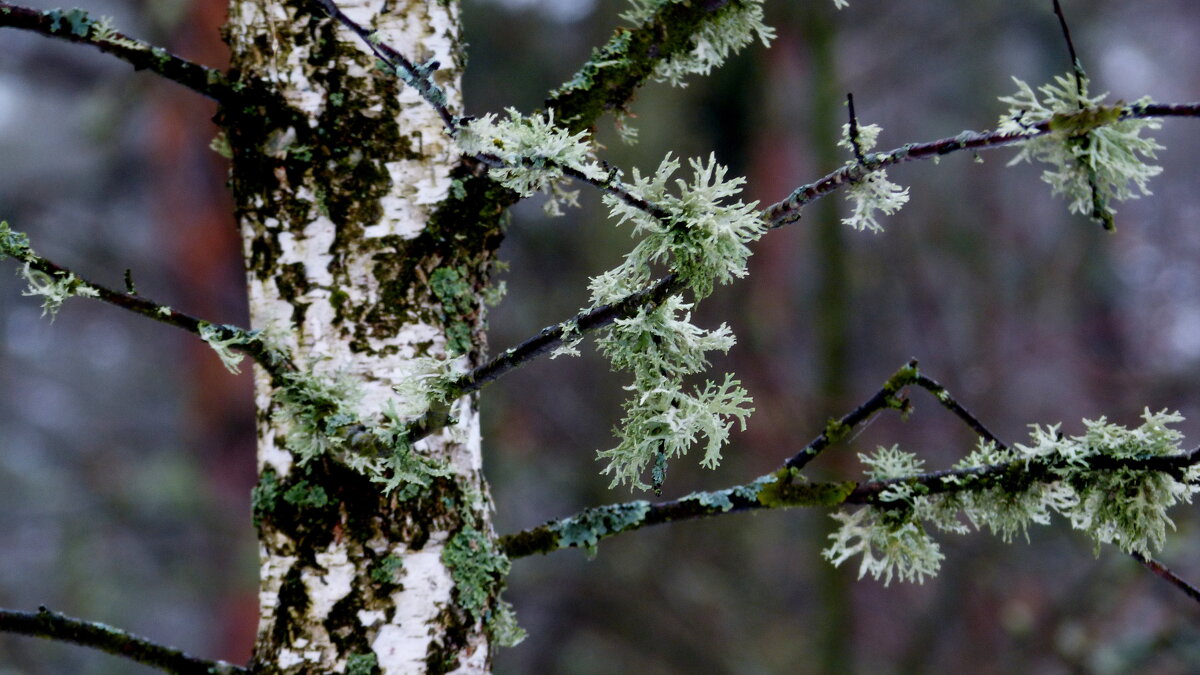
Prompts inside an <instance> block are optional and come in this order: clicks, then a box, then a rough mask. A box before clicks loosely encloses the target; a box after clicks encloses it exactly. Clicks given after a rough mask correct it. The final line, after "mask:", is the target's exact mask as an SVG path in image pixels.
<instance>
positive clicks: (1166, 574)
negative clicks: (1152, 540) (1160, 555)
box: [1129, 551, 1200, 602]
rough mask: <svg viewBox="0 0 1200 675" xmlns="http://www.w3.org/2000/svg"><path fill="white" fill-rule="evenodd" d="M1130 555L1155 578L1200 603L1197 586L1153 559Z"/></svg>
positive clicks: (1134, 554)
mask: <svg viewBox="0 0 1200 675" xmlns="http://www.w3.org/2000/svg"><path fill="white" fill-rule="evenodd" d="M1129 555H1130V556H1132V557H1133V559H1134V560H1136V561H1138V562H1140V563H1141V564H1142V565H1143V566H1144V567H1145V568H1146V569H1148V570H1150V571H1151V572H1153V573H1154V575H1155V576H1157V577H1159V578H1160V579H1164V580H1165V581H1166V582H1167V583H1169V584H1171V585H1172V586H1174V587H1176V588H1178V589H1179V590H1181V591H1183V593H1184V595H1186V596H1188V597H1189V598H1191V599H1192V600H1195V601H1196V602H1200V589H1197V588H1196V587H1195V586H1193V585H1191V584H1189V583H1188V582H1186V581H1184V580H1183V579H1181V578H1179V576H1178V575H1176V574H1175V573H1174V572H1172V571H1171V570H1169V569H1167V567H1166V565H1163V564H1162V563H1160V562H1158V561H1157V560H1155V559H1153V558H1147V557H1146V556H1144V555H1142V554H1141V553H1137V552H1136V551H1135V552H1133V553H1130V554H1129Z"/></svg>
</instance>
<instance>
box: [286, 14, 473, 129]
mask: <svg viewBox="0 0 1200 675" xmlns="http://www.w3.org/2000/svg"><path fill="white" fill-rule="evenodd" d="M309 1H310V2H311V3H313V4H315V5H317V6H319V7H320V8H321V9H322V10H323V11H324V12H325V13H326V14H327V15H329V17H330V18H332V19H334V20H336V21H337V22H339V23H341V24H342V25H343V26H345V27H347V28H349V29H350V30H351V31H352V32H353V33H354V34H355V35H357V36H358V37H359V38H361V39H362V41H363V43H364V44H366V45H367V47H368V48H370V50H371V52H372V53H373V54H375V57H376V58H378V59H379V60H380V61H383V62H384V63H385V64H387V66H388V67H389V68H391V69H392V72H394V73H396V75H398V76H399V77H400V79H401V80H403V81H404V83H405V84H407V85H409V86H410V87H412V88H414V89H416V90H417V93H419V94H420V95H421V98H423V99H425V102H426V103H428V104H429V105H430V106H431V107H432V108H433V109H434V110H436V111H437V114H438V116H439V117H441V118H442V124H444V125H446V130H447V131H449V132H450V135H451V136H453V135H454V134H455V133H456V132H457V131H458V118H456V117H455V116H454V115H453V114H451V113H450V109H449V108H447V107H446V95H445V94H444V93H443V92H442V89H441V87H439V86H438V85H437V83H435V82H434V81H433V73H434V71H436V70H437V69H438V66H439V65H440V64H438V62H437V61H430V62H429V63H425V64H421V65H419V66H418V65H415V64H414V63H413V62H412V61H409V60H408V58H407V57H405V56H404V55H403V54H401V53H400V52H399V51H397V50H395V49H393V48H392V47H391V46H389V45H388V44H387V43H385V42H382V41H380V40H377V39H375V36H374V34H373V33H372V31H369V30H367V29H366V28H363V27H362V25H361V24H359V23H358V22H357V21H355V20H354V19H351V18H350V17H349V16H346V13H345V12H343V11H342V10H341V8H339V7H338V6H337V4H336V3H335V2H334V1H333V0H309Z"/></svg>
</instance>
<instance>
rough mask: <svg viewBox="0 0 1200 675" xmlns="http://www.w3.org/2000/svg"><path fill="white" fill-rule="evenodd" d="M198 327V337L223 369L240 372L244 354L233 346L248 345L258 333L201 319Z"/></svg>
mask: <svg viewBox="0 0 1200 675" xmlns="http://www.w3.org/2000/svg"><path fill="white" fill-rule="evenodd" d="M169 311H170V310H168V312H169ZM198 328H199V334H200V339H201V340H204V341H205V342H207V343H208V346H209V347H212V350H213V351H214V352H216V354H217V358H219V359H221V364H222V365H224V366H225V369H226V370H228V371H229V372H231V373H233V374H234V375H237V374H238V373H240V372H242V369H241V363H242V359H243V358H245V356H246V355H245V354H242V353H241V352H237V351H234V350H233V348H234V347H236V346H238V345H248V344H250V343H252V342H254V341H255V340H257V339H258V333H257V332H255V331H243V330H242V329H240V328H238V327H237V326H228V325H224V326H218V325H216V324H212V323H209V322H207V321H201V322H200V324H199V327H198Z"/></svg>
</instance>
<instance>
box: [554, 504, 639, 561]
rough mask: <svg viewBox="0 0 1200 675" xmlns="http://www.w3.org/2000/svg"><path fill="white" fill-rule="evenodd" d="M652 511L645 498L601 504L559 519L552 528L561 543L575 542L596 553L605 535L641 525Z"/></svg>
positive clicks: (565, 544) (563, 544)
mask: <svg viewBox="0 0 1200 675" xmlns="http://www.w3.org/2000/svg"><path fill="white" fill-rule="evenodd" d="M649 511H650V502H647V501H642V500H639V501H634V502H628V503H625V504H612V505H609V506H597V507H594V508H590V509H586V510H584V511H583V512H582V513H580V514H579V515H577V516H575V517H573V518H567V519H565V520H562V521H559V522H557V523H555V524H554V526H553V528H552V529H553V531H554V533H555V534H556V535H557V536H558V543H559V546H560V547H564V548H565V547H568V546H575V547H579V548H583V549H584V550H586V551H587V552H588V554H589V555H595V554H596V544H598V543H599V542H600V540H601V539H603V538H604V537H606V536H608V535H611V534H616V533H618V532H622V531H624V530H627V529H629V528H630V527H632V526H634V525H637V524H638V523H640V522H642V519H644V518H645V517H646V513H647V512H649Z"/></svg>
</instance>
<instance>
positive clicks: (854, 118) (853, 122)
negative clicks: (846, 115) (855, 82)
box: [846, 94, 867, 164]
mask: <svg viewBox="0 0 1200 675" xmlns="http://www.w3.org/2000/svg"><path fill="white" fill-rule="evenodd" d="M846 107H847V108H849V109H850V110H849V112H850V147H852V148H854V159H855V160H857V161H858V163H859V164H862V163H863V162H865V161H867V160H866V159H865V158H864V157H863V151H862V143H860V142H859V140H858V115H855V114H854V94H846Z"/></svg>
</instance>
